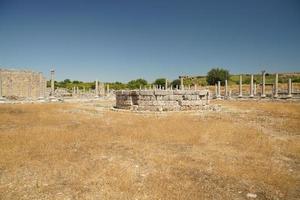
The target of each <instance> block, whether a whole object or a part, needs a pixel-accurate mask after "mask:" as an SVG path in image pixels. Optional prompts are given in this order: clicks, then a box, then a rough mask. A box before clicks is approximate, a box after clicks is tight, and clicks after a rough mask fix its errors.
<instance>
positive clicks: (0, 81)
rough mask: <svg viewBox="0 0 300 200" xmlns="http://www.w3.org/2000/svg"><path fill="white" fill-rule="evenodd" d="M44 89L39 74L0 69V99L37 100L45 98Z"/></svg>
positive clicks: (45, 82)
mask: <svg viewBox="0 0 300 200" xmlns="http://www.w3.org/2000/svg"><path fill="white" fill-rule="evenodd" d="M46 87H47V81H46V78H45V77H44V76H43V74H42V73H41V72H33V71H27V70H26V71H25V70H11V69H9V70H8V69H0V98H1V97H5V98H8V99H9V98H16V99H22V98H24V99H25V98H27V99H37V98H40V97H45V93H46Z"/></svg>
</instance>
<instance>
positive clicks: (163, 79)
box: [153, 78, 166, 87]
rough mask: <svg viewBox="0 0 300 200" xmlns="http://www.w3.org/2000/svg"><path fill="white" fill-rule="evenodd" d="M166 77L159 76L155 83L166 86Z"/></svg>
mask: <svg viewBox="0 0 300 200" xmlns="http://www.w3.org/2000/svg"><path fill="white" fill-rule="evenodd" d="M165 83H166V79H165V78H158V79H156V80H155V81H154V83H153V84H155V85H160V86H161V87H165Z"/></svg>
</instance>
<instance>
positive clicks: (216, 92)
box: [215, 83, 218, 98]
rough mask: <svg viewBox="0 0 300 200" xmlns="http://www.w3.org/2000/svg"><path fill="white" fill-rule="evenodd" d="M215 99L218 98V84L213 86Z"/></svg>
mask: <svg viewBox="0 0 300 200" xmlns="http://www.w3.org/2000/svg"><path fill="white" fill-rule="evenodd" d="M215 97H216V98H218V84H217V83H216V84H215Z"/></svg>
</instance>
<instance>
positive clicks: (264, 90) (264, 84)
mask: <svg viewBox="0 0 300 200" xmlns="http://www.w3.org/2000/svg"><path fill="white" fill-rule="evenodd" d="M261 97H262V98H265V97H266V71H262V87H261Z"/></svg>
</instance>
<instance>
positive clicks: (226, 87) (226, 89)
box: [224, 80, 228, 98]
mask: <svg viewBox="0 0 300 200" xmlns="http://www.w3.org/2000/svg"><path fill="white" fill-rule="evenodd" d="M224 96H225V98H227V96H228V81H227V80H225V94H224Z"/></svg>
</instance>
